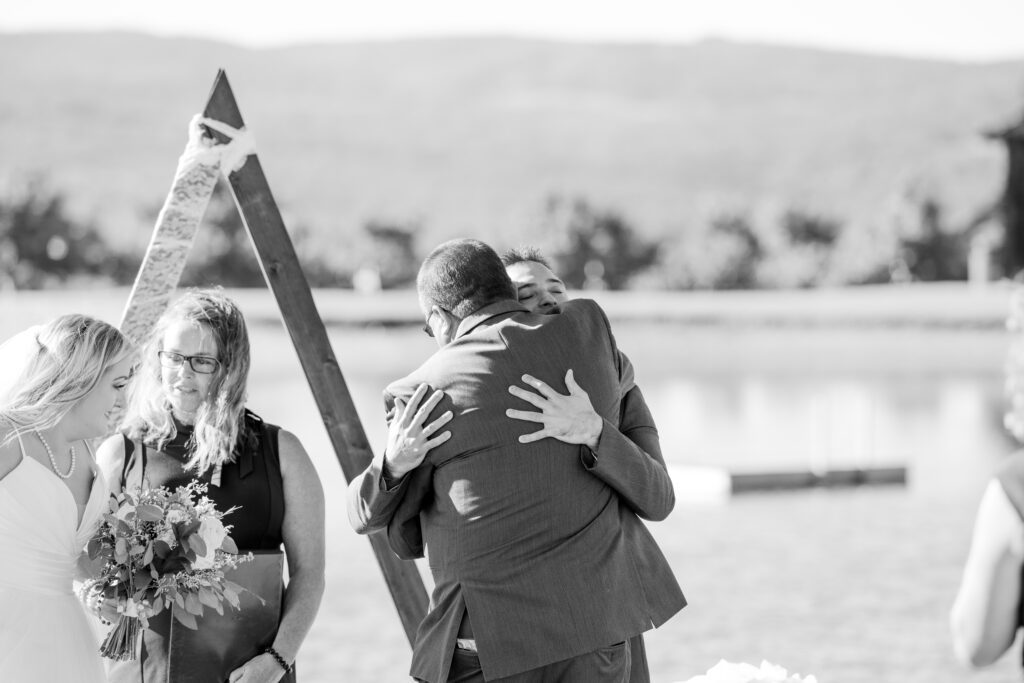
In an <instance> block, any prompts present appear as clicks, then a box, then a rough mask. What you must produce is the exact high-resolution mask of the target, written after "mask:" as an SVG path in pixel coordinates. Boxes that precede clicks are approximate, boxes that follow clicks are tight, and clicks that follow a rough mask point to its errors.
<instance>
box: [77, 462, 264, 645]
mask: <svg viewBox="0 0 1024 683" xmlns="http://www.w3.org/2000/svg"><path fill="white" fill-rule="evenodd" d="M205 493H206V485H205V484H202V483H199V482H192V483H190V484H188V485H186V486H182V487H179V488H178V489H177V490H175V491H174V492H171V491H169V490H167V489H166V488H163V487H160V488H153V489H144V490H143V489H137V490H135V491H133V492H125V493H121V494H118V495H117V496H112V497H111V501H110V508H109V510H108V512H107V513H106V514H104V516H103V522H102V524H101V525H100V527H99V529H98V530H97V531H96V533H95V534H94V535H93V537H92V538H91V539H90V541H89V543H88V546H87V555H88V560H87V561H85V565H86V566H85V570H86V572H87V574H88V575H89V576H91V577H92V578H91V579H89V580H88V581H86V582H85V584H84V585H83V587H82V599H83V601H84V602H85V604H86V606H87V607H89V608H90V609H91V610H92V611H93V612H95V613H96V614H98V615H99V616H100V617H101V618H103V619H105V620H109V621H111V622H114V621H116V624H115V626H114V628H113V630H111V632H110V633H109V634H108V635H107V637H106V639H105V640H104V642H103V645H102V647H101V648H100V654H102V655H103V656H104V657H107V658H110V659H116V660H125V659H135V658H136V656H137V647H138V640H139V632H140V629H142V628H146V627H147V626H148V620H149V618H150V617H152V616H154V615H156V614H159V613H160V612H162V611H163V610H165V609H169V610H171V614H172V616H173V618H174V620H175V621H176V622H178V623H180V624H181V625H183V626H185V627H186V628H189V629H193V630H194V629H196V628H197V623H196V618H197V617H201V616H202V615H203V611H204V609H205V608H207V607H209V608H211V609H213V610H215V611H216V612H217V613H218V614H223V613H224V603H227V604H228V605H229V606H230V607H232V608H235V609H238V606H239V594H240V593H241V592H242V591H243V590H244V589H243V588H242V587H241V586H239V585H238V584H236V583H234V582H232V581H229V580H228V579H227V578H226V577H225V571H229V570H232V569H234V568H236V567H237V566H238V565H239V564H241V563H243V562H247V561H249V560H251V559H252V555H251V554H247V555H239V554H238V549H237V547H236V546H235V543H234V541H232V540H231V537H230V535H229V534H230V530H231V527H230V526H226V525H224V523H223V522H222V521H221V520H222V518H223V517H224V516H225V515H227V514H230V513H231V512H233V511H234V510H235V508H232V509H231V510H226V511H223V512H222V511H219V510H217V509H215V507H214V505H213V502H212V501H210V499H209V498H207V497H206V496H205V495H203V494H205Z"/></svg>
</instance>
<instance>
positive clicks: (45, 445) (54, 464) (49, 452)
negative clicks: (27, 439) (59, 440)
mask: <svg viewBox="0 0 1024 683" xmlns="http://www.w3.org/2000/svg"><path fill="white" fill-rule="evenodd" d="M33 431H34V432H35V433H36V436H38V437H39V441H40V442H41V443H42V444H43V448H45V449H46V455H48V456H49V458H50V465H51V466H52V467H53V473H54V474H56V475H57V476H58V477H60V478H61V479H67V478H68V477H70V476H71V474H72V473H73V472H74V471H75V447H74V446H69V447H68V448H70V449H71V467H69V468H68V471H67V474H64V473H63V472H61V471H60V470H58V469H57V458H55V457H53V451H52V450H50V444H48V443H46V439H44V438H43V435H42V434H40V433H39V430H38V429H36V430H33Z"/></svg>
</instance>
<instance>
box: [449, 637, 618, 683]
mask: <svg viewBox="0 0 1024 683" xmlns="http://www.w3.org/2000/svg"><path fill="white" fill-rule="evenodd" d="M629 645H630V643H629V641H623V642H621V643H617V644H615V645H609V646H607V647H601V648H598V649H596V650H593V651H592V652H587V653H584V654H582V655H578V656H576V657H571V658H570V659H563V660H561V661H559V662H554V663H552V664H547V665H545V666H541V667H537V668H536V669H530V670H529V671H523V672H522V673H518V674H513V675H511V676H506V677H504V678H492V679H486V678H484V672H483V670H482V669H481V668H480V658H479V657H478V656H477V654H476V653H475V652H470V651H468V650H458V649H456V650H455V652H454V653H453V654H452V666H451V669H450V670H449V672H448V682H447V683H629V672H630V663H631V658H630V651H629Z"/></svg>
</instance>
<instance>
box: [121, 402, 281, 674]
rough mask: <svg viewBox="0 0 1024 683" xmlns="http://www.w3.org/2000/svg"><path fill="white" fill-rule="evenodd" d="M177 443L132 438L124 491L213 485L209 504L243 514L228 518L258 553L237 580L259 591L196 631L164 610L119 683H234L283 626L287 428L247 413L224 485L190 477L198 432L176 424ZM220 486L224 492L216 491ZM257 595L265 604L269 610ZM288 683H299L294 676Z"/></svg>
mask: <svg viewBox="0 0 1024 683" xmlns="http://www.w3.org/2000/svg"><path fill="white" fill-rule="evenodd" d="M175 426H176V427H177V431H178V433H177V435H176V436H175V438H174V439H173V440H171V441H170V442H168V443H167V444H166V445H165V446H164V448H163V450H157V449H156V448H155V447H154V446H153V444H146V443H135V442H133V441H130V440H129V439H128V438H127V437H125V462H124V468H123V470H122V472H121V487H122V489H128V490H131V489H134V488H135V487H137V486H145V487H156V486H165V487H167V488H169V489H171V490H174V489H176V488H178V487H179V486H182V485H184V484H186V483H188V482H190V481H195V480H199V481H203V482H206V483H207V484H210V486H209V488H208V490H207V493H206V495H207V497H209V498H210V500H212V501H213V502H214V504H215V505H216V506H217V509H218V510H228V509H229V508H231V507H236V506H237V507H238V508H239V509H237V510H235V511H234V512H232V513H231V514H230V515H227V516H225V517H224V523H225V524H229V525H231V527H232V528H231V537H232V539H234V541H235V544H236V545H237V546H238V551H239V552H240V553H247V552H250V551H251V552H253V553H254V554H255V555H256V560H255V561H254V562H250V563H244V564H242V565H240V566H239V568H238V570H236V574H235V575H233V576H231V577H230V578H231V580H233V581H235V582H236V583H239V584H241V585H242V586H244V587H245V588H247V589H249V590H250V591H252V593H251V594H246V593H243V594H242V595H241V596H240V601H241V603H242V604H241V609H240V610H237V611H236V610H234V609H232V608H231V607H230V606H227V605H225V607H224V616H220V615H218V614H217V613H216V612H215V611H214V610H212V609H210V608H207V609H206V610H205V612H204V615H203V617H201V618H199V619H198V620H197V621H198V624H199V629H198V631H191V630H190V629H188V628H186V627H184V626H182V625H181V624H180V623H178V622H177V621H176V620H174V619H173V618H172V617H171V612H170V610H164V611H163V612H161V613H160V614H158V615H156V616H155V617H153V618H151V619H150V620H149V629H147V630H144V631H143V632H142V634H143V635H142V642H141V645H140V647H139V656H138V658H137V659H135V660H132V661H126V662H111V661H108V669H107V672H108V676H109V681H110V682H111V683H140V682H145V683H157V682H159V683H185V682H189V683H191V682H193V681H196V682H198V681H203V682H204V683H205V682H206V681H209V682H210V683H214V682H219V681H227V680H228V675H229V674H230V673H231V671H233V670H234V669H236V668H237V667H239V666H241V665H242V664H244V663H245V662H246V661H248V660H249V659H251V658H252V657H255V656H256V655H258V654H260V653H261V652H262V651H263V649H264V648H265V647H267V646H268V645H271V644H273V642H274V637H275V636H276V634H277V624H278V622H279V621H280V609H281V594H282V593H283V589H284V583H283V577H282V568H283V554H282V552H281V546H282V542H283V538H282V533H281V528H282V525H283V523H284V486H283V483H282V480H281V463H280V456H279V453H278V448H277V434H278V430H279V428H278V427H277V426H275V425H271V424H267V423H265V422H263V420H262V419H260V418H259V417H258V416H256V415H255V414H254V413H252V412H249V411H246V415H245V429H244V430H242V434H241V435H240V437H239V445H238V446H236V448H235V460H234V462H230V463H225V464H224V466H223V468H222V470H221V472H220V480H219V483H218V482H211V479H212V478H213V472H212V471H207V472H205V473H203V474H202V475H196V474H195V473H194V472H186V471H185V470H184V464H185V462H187V461H188V458H189V450H190V447H191V439H192V428H191V426H189V425H183V424H181V423H178V422H177V421H176V422H175ZM215 484H216V485H215ZM253 594H256V595H259V596H260V597H261V598H263V601H264V602H262V603H260V601H259V599H258V598H256V597H255V596H254V595H253ZM281 680H282V681H294V680H295V676H294V673H292V674H290V675H286V676H285V677H284V678H282V679H281Z"/></svg>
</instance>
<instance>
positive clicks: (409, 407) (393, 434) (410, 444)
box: [383, 384, 452, 488]
mask: <svg viewBox="0 0 1024 683" xmlns="http://www.w3.org/2000/svg"><path fill="white" fill-rule="evenodd" d="M429 390H430V387H428V386H427V385H426V384H421V385H419V386H418V387H417V388H416V391H415V392H414V393H413V395H412V396H411V397H410V398H409V402H408V403H405V402H404V401H403V400H402V399H401V398H400V397H395V401H394V408H393V409H392V411H391V413H390V420H389V423H388V443H387V447H386V448H385V449H384V471H383V475H384V481H385V483H386V484H387V485H388V487H389V488H391V486H392V484H395V483H398V481H399V480H401V478H402V477H404V476H405V475H406V474H408V473H409V472H411V471H412V470H414V469H415V468H417V467H419V465H420V463H422V462H423V460H424V458H426V457H427V453H429V452H430V449H432V448H434V447H436V446H439V445H441V444H442V443H444V442H445V441H447V440H448V439H450V438H451V435H452V434H451V432H449V431H447V430H445V431H443V432H440V433H437V432H438V430H439V429H440V428H441V427H443V426H444V425H446V424H447V423H448V422H449V421H450V420H451V419H452V412H451V411H450V410H449V411H445V412H444V413H442V414H441V415H440V416H439V417H438V418H437V419H436V420H434V421H432V422H430V423H427V418H428V417H430V413H431V411H433V410H434V408H436V407H437V404H438V403H440V402H441V399H442V398H444V392H442V391H435V392H433V393H432V394H430V396H429V397H427V392H428V391H429ZM435 434H436V436H435Z"/></svg>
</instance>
